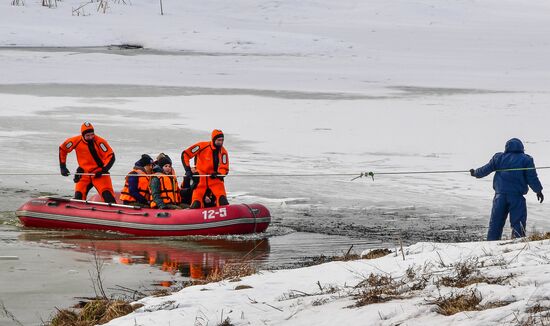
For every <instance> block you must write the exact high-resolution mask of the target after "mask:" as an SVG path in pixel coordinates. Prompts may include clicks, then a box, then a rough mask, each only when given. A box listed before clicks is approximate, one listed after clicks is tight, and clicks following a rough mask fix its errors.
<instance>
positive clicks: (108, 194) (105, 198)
mask: <svg viewBox="0 0 550 326" xmlns="http://www.w3.org/2000/svg"><path fill="white" fill-rule="evenodd" d="M101 197H103V201H104V202H106V203H112V204H116V199H115V197H113V194H111V192H110V191H107V190H105V191H104V192H102V193H101Z"/></svg>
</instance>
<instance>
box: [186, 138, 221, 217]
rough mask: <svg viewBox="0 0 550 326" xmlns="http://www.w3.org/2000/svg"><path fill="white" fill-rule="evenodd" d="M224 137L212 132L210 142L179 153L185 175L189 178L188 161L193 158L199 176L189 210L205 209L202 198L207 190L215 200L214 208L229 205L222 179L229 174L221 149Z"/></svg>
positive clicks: (197, 144) (195, 145)
mask: <svg viewBox="0 0 550 326" xmlns="http://www.w3.org/2000/svg"><path fill="white" fill-rule="evenodd" d="M223 141H224V135H223V132H222V131H221V130H218V129H214V130H213V131H212V137H211V141H209V142H199V143H196V144H194V145H192V146H190V147H189V148H187V149H186V150H184V151H183V152H182V153H181V162H182V163H183V167H184V168H185V175H186V176H187V177H191V176H192V175H193V171H192V170H191V166H190V160H191V159H192V158H193V157H195V160H196V161H195V162H196V166H195V167H196V169H197V172H198V173H199V174H200V175H207V176H201V177H200V179H199V183H198V185H197V187H196V188H195V190H194V191H193V197H192V199H191V208H201V207H205V203H204V196H205V194H206V192H207V190H208V189H210V191H212V194H213V195H214V197H215V198H216V206H222V205H229V202H228V201H227V195H226V193H225V185H224V181H223V180H224V178H225V176H226V175H227V173H228V172H229V156H228V154H227V150H226V149H225V148H224V147H223Z"/></svg>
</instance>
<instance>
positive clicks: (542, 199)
mask: <svg viewBox="0 0 550 326" xmlns="http://www.w3.org/2000/svg"><path fill="white" fill-rule="evenodd" d="M537 199H538V201H539V202H540V203H541V204H542V202H543V201H544V195H543V194H542V191H541V192H538V193H537Z"/></svg>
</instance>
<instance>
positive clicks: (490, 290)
mask: <svg viewBox="0 0 550 326" xmlns="http://www.w3.org/2000/svg"><path fill="white" fill-rule="evenodd" d="M404 251H405V260H403V258H402V256H401V254H390V255H388V256H385V257H383V258H379V259H375V260H359V261H353V262H332V263H327V264H323V265H319V266H313V267H309V268H301V269H295V270H284V271H276V272H261V273H260V274H259V275H253V276H249V277H245V278H242V279H240V280H239V281H237V282H221V283H213V284H208V285H204V286H193V287H189V288H186V289H183V290H182V291H180V292H178V293H176V294H173V295H170V296H166V297H160V298H146V299H143V300H141V301H139V302H140V303H142V304H144V307H142V308H140V309H138V310H137V311H136V312H134V313H132V314H130V315H127V316H125V317H122V318H119V319H116V320H114V321H112V322H110V323H108V324H107V325H110V326H117V325H142V326H147V325H151V326H152V325H155V326H156V325H159V326H160V325H162V326H164V325H174V324H180V325H217V324H220V323H221V322H222V321H224V320H225V319H227V318H229V320H230V321H231V322H232V324H233V325H334V324H340V325H342V324H348V325H451V324H453V325H484V326H488V325H515V324H522V322H527V320H528V319H529V318H532V320H533V323H532V324H529V325H539V324H540V325H545V324H544V323H546V322H548V320H549V318H550V317H541V314H540V313H535V312H531V310H530V308H531V309H532V308H533V307H535V306H537V305H539V306H540V307H542V311H543V312H542V316H544V315H545V314H548V310H550V297H549V296H548V293H550V282H549V281H550V278H549V277H548V271H549V268H550V242H549V241H548V240H546V241H543V242H541V241H538V242H531V243H529V242H522V241H517V242H508V243H506V242H501V243H497V242H493V243H479V242H475V243H455V244H437V243H423V242H420V243H417V244H415V245H413V246H410V247H407V248H404ZM461 264H462V266H469V267H472V266H475V268H473V269H474V271H473V272H472V274H471V275H468V277H466V278H465V279H471V278H473V277H485V278H486V280H485V281H481V282H475V283H474V284H470V285H467V286H466V287H460V288H459V287H457V286H452V285H453V284H449V283H447V285H443V284H441V283H440V282H442V280H443V279H444V278H445V277H450V278H451V279H455V280H456V279H457V277H456V275H457V270H458V268H457V266H460V265H461ZM373 276H374V277H373ZM369 277H370V279H371V280H375V279H376V277H384V278H388V277H389V278H391V279H392V280H393V281H394V282H397V283H398V284H399V286H398V289H397V290H396V292H397V293H396V294H393V295H395V296H397V297H396V298H394V299H390V300H388V301H387V302H383V303H374V304H369V305H365V306H362V307H356V306H355V305H356V302H357V298H356V296H357V295H358V294H359V293H361V292H367V291H372V290H374V289H376V288H378V289H381V288H384V286H383V285H380V284H378V283H375V282H372V281H371V282H370V283H369V281H368V280H369ZM496 279H499V281H497V282H495V281H494V280H496ZM362 282H363V283H362ZM365 283H367V284H369V285H361V284H365ZM371 283H373V284H371ZM491 283H495V284H491ZM382 284H384V283H383V282H382ZM414 286H416V289H412V288H413V287H414ZM471 291H474V293H475V296H477V297H478V298H479V299H481V300H480V302H479V304H478V305H477V308H478V309H480V311H465V312H459V313H456V314H453V315H451V316H444V315H441V314H439V313H438V312H437V307H436V305H435V304H434V303H431V302H433V301H437V299H438V298H449V297H450V296H452V295H453V294H455V295H457V294H464V293H471ZM389 297H390V295H387V296H384V295H382V298H389ZM384 301H385V300H384ZM493 305H496V306H497V307H492V306H493ZM482 307H484V308H483V309H482Z"/></svg>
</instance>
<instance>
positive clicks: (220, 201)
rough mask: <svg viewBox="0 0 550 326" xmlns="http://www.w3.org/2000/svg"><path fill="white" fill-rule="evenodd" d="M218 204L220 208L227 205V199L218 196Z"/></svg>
mask: <svg viewBox="0 0 550 326" xmlns="http://www.w3.org/2000/svg"><path fill="white" fill-rule="evenodd" d="M218 204H219V205H220V206H225V205H229V202H228V201H227V197H225V196H220V200H218Z"/></svg>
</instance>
